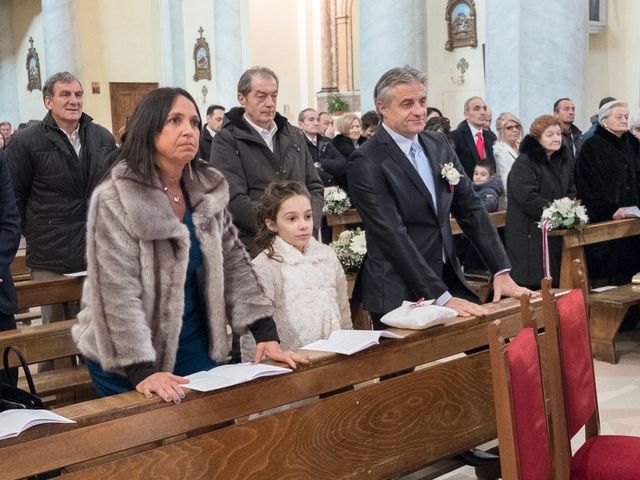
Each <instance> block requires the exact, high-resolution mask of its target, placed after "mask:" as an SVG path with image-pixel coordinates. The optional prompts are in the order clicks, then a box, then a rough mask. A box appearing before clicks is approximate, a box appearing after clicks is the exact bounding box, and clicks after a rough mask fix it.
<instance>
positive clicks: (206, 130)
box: [198, 105, 225, 161]
mask: <svg viewBox="0 0 640 480" xmlns="http://www.w3.org/2000/svg"><path fill="white" fill-rule="evenodd" d="M224 111H225V108H224V107H223V106H222V105H209V108H207V121H206V122H205V124H204V125H203V126H202V132H200V147H199V148H198V156H199V157H200V158H203V159H205V160H208V161H211V142H212V141H213V137H215V136H216V133H218V132H219V131H220V129H221V128H222V120H223V119H224Z"/></svg>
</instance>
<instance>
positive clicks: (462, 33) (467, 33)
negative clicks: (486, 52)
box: [444, 0, 478, 51]
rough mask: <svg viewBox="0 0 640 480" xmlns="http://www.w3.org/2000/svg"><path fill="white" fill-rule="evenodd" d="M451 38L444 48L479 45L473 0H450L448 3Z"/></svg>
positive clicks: (448, 24)
mask: <svg viewBox="0 0 640 480" xmlns="http://www.w3.org/2000/svg"><path fill="white" fill-rule="evenodd" d="M445 19H446V21H447V30H448V31H449V39H448V40H447V43H446V44H445V46H444V48H446V49H447V50H449V51H451V50H453V49H454V48H458V47H467V46H471V47H477V46H478V35H477V29H476V7H475V3H474V2H473V0H449V3H448V4H447V16H446V18H445Z"/></svg>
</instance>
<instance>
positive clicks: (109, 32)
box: [75, 0, 162, 130]
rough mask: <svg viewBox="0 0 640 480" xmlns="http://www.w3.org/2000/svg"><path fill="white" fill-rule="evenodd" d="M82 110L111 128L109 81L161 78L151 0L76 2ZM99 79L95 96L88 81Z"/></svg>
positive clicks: (156, 19) (156, 15)
mask: <svg viewBox="0 0 640 480" xmlns="http://www.w3.org/2000/svg"><path fill="white" fill-rule="evenodd" d="M75 8H76V18H77V21H78V36H79V38H81V39H82V45H81V46H82V48H81V51H80V54H81V65H82V72H81V73H80V79H81V80H82V84H83V87H84V90H85V106H84V109H85V111H86V112H87V113H88V114H89V115H91V116H92V117H93V118H94V120H95V121H96V122H97V123H99V124H101V125H103V126H104V127H106V128H107V129H109V130H110V129H111V96H110V94H109V82H161V77H162V64H161V56H160V31H159V25H160V19H159V11H158V6H157V2H155V1H153V0H136V1H135V2H132V1H130V0H109V1H105V0H100V1H97V2H85V1H83V0H76V2H75ZM94 81H98V82H100V94H93V93H91V82H94Z"/></svg>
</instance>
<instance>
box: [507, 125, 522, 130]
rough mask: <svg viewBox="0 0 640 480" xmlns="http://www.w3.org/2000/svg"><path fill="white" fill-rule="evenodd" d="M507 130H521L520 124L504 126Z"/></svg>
mask: <svg viewBox="0 0 640 480" xmlns="http://www.w3.org/2000/svg"><path fill="white" fill-rule="evenodd" d="M504 129H505V130H508V131H511V130H520V125H509V126H508V127H504Z"/></svg>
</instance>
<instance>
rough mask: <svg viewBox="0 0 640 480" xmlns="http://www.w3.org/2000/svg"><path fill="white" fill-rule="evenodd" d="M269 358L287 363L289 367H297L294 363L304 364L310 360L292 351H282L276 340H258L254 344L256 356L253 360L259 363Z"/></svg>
mask: <svg viewBox="0 0 640 480" xmlns="http://www.w3.org/2000/svg"><path fill="white" fill-rule="evenodd" d="M267 358H270V359H271V360H274V361H276V362H282V363H287V364H289V366H290V367H291V368H297V364H296V363H302V364H304V365H306V364H308V363H309V362H310V360H309V357H307V356H306V355H300V354H298V353H293V352H283V351H282V349H281V348H280V344H279V343H278V342H276V341H272V342H260V343H258V344H257V345H256V356H255V358H254V359H253V361H254V362H256V363H260V362H261V361H262V360H265V359H267Z"/></svg>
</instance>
